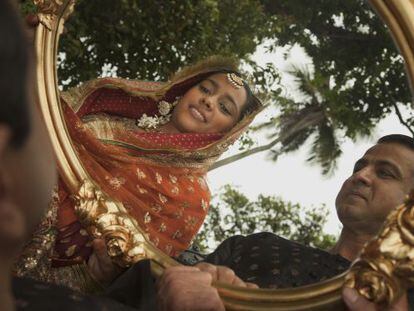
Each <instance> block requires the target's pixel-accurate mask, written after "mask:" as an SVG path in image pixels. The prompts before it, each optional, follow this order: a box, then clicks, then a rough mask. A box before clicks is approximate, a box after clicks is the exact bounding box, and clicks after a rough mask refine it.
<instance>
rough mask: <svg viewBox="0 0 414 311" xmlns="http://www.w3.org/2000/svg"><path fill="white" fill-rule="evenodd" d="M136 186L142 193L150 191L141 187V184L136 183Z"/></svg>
mask: <svg viewBox="0 0 414 311" xmlns="http://www.w3.org/2000/svg"><path fill="white" fill-rule="evenodd" d="M136 187H137V189H138V192H139V193H141V194H146V193H148V191H147V190H145V189H144V188H141V187H140V186H139V185H136Z"/></svg>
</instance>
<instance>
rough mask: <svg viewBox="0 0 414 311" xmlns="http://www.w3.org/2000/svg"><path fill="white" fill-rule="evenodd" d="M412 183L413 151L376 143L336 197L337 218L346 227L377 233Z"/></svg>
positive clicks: (394, 144)
mask: <svg viewBox="0 0 414 311" xmlns="http://www.w3.org/2000/svg"><path fill="white" fill-rule="evenodd" d="M413 186H414V152H413V151H412V150H410V149H409V148H407V147H404V146H402V145H400V144H396V143H385V144H377V145H375V146H373V147H372V148H370V149H369V150H368V151H367V152H366V153H365V154H364V156H363V157H362V158H361V159H359V160H358V161H357V162H356V163H355V167H354V172H353V174H352V175H351V177H349V178H348V179H347V180H346V181H345V182H344V183H343V185H342V188H341V190H340V191H339V193H338V196H337V198H336V209H337V213H338V217H339V219H340V221H341V222H342V224H343V225H344V227H346V228H349V229H351V230H353V231H355V232H360V233H366V234H376V233H377V232H378V230H379V229H380V227H381V225H382V223H383V222H384V220H385V218H386V217H387V215H388V214H389V212H390V211H391V210H393V209H394V208H395V207H397V206H398V205H399V204H401V203H403V201H404V198H405V196H406V194H407V193H408V192H409V191H410V190H411V189H412V188H413Z"/></svg>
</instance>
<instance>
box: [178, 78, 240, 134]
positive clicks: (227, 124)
mask: <svg viewBox="0 0 414 311" xmlns="http://www.w3.org/2000/svg"><path fill="white" fill-rule="evenodd" d="M246 99H247V94H246V90H245V89H244V87H240V88H236V87H235V86H234V85H233V84H231V82H230V81H229V80H228V79H227V74H225V73H218V74H214V75H211V76H209V77H208V78H206V79H205V80H203V81H201V82H200V83H199V84H197V85H195V86H193V87H192V88H191V89H189V90H188V91H187V93H185V94H184V96H183V97H182V98H181V99H180V100H179V102H178V104H177V106H176V107H175V108H174V111H173V113H172V118H171V123H172V125H173V126H174V127H175V128H176V129H177V130H178V131H179V132H181V133H223V132H227V131H229V130H230V129H231V128H232V127H233V126H234V125H235V124H236V123H237V121H238V120H239V117H240V113H241V110H242V108H243V105H245V103H246Z"/></svg>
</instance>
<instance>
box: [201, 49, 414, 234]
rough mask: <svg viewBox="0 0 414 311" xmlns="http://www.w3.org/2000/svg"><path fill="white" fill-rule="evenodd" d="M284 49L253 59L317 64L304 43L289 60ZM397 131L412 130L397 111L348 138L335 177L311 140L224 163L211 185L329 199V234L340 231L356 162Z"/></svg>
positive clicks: (285, 66) (282, 65)
mask: <svg viewBox="0 0 414 311" xmlns="http://www.w3.org/2000/svg"><path fill="white" fill-rule="evenodd" d="M284 52H285V50H283V49H279V50H278V51H277V52H276V53H275V54H272V55H269V54H266V53H265V51H264V48H263V47H260V48H259V49H258V51H257V52H256V54H255V55H254V56H253V58H254V59H255V60H256V61H257V62H259V63H262V64H263V63H266V62H273V63H274V64H275V66H276V67H277V68H279V69H280V70H282V71H288V70H289V68H291V65H292V64H296V65H298V64H299V65H303V66H307V65H309V64H310V63H311V60H310V59H309V58H308V57H307V55H305V54H304V53H303V51H302V50H301V48H299V47H294V48H293V49H292V50H291V53H290V54H289V57H288V59H287V60H285V59H284V57H283V53H284ZM281 83H282V84H283V85H286V86H287V88H289V86H291V85H292V84H293V81H292V78H291V76H289V75H288V74H283V75H282V81H281ZM293 96H295V94H294V91H293ZM271 114H272V112H271V111H264V112H262V114H261V115H259V116H258V117H257V122H260V121H263V120H265V119H266V118H268V117H269V116H270V115H271ZM391 133H401V134H406V135H410V133H409V132H408V130H407V129H405V128H404V127H403V126H402V125H401V124H400V122H399V121H398V118H397V116H395V114H392V115H390V116H389V117H387V118H385V119H384V120H382V121H381V122H380V123H379V124H378V125H377V127H376V129H375V131H374V132H373V133H372V135H371V137H369V138H366V139H364V140H360V141H357V142H352V141H351V140H349V139H348V140H345V141H344V143H343V144H342V151H343V154H342V155H341V157H340V158H339V161H338V162H337V163H338V165H337V169H336V170H335V171H334V174H333V175H332V176H329V177H325V176H322V174H321V171H322V170H321V168H320V167H319V166H312V165H310V164H309V163H307V162H306V159H307V158H308V151H309V145H310V144H309V143H307V144H305V145H304V146H303V147H301V148H300V149H299V150H298V151H297V152H293V153H289V154H285V155H282V156H280V157H279V158H278V160H277V162H272V161H270V160H266V151H265V152H263V153H259V154H255V155H253V156H250V157H247V158H244V159H242V160H239V161H237V162H234V163H231V164H229V165H226V166H223V167H219V168H217V169H216V170H213V171H211V172H209V174H208V181H209V185H210V190H211V191H212V193H213V194H214V193H218V192H220V189H221V187H223V186H224V185H225V184H231V185H233V186H236V187H237V188H238V189H239V190H240V191H241V192H242V193H243V194H245V195H246V196H247V197H248V198H250V199H252V200H254V199H256V198H257V196H258V195H259V194H264V195H274V196H279V197H281V198H282V199H284V200H285V201H291V202H292V203H300V204H301V206H304V207H311V206H321V205H322V204H325V205H326V206H327V207H328V209H329V210H330V214H329V216H328V222H327V224H326V226H325V228H324V229H325V231H326V232H327V233H331V234H335V235H337V234H338V233H339V232H340V229H341V224H340V222H339V221H338V219H337V217H336V213H335V197H336V194H337V193H338V191H339V189H340V187H341V185H342V183H343V181H344V180H345V179H346V178H347V177H349V176H350V174H351V173H352V170H353V166H354V163H355V161H356V160H358V159H359V158H360V157H361V156H362V155H363V154H364V152H365V151H366V150H367V149H368V148H369V147H371V146H372V145H374V144H375V141H376V140H378V138H380V137H381V136H384V135H387V134H391ZM260 139H261V138H259V140H260ZM234 153H237V148H233V149H230V150H229V152H227V153H226V154H224V155H223V158H224V157H227V156H229V155H231V154H234Z"/></svg>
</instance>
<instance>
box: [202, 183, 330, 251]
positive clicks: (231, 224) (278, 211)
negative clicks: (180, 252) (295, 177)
mask: <svg viewBox="0 0 414 311" xmlns="http://www.w3.org/2000/svg"><path fill="white" fill-rule="evenodd" d="M219 199H220V200H218V203H217V204H215V205H212V206H211V207H210V211H209V215H208V216H207V220H206V222H205V224H204V226H203V228H202V230H201V232H200V233H199V234H198V235H197V237H196V240H195V242H194V244H195V245H197V246H198V247H200V249H201V250H202V251H207V248H208V244H212V245H215V246H217V245H218V244H219V243H220V242H222V241H223V240H225V239H226V238H228V237H231V236H233V235H236V234H242V235H247V234H251V233H254V232H262V231H269V232H273V233H275V234H277V235H281V236H283V237H285V238H287V239H291V240H294V241H297V242H299V243H303V244H305V245H311V246H316V247H322V248H328V247H330V246H332V245H333V244H334V241H335V237H334V236H332V235H329V234H324V233H323V226H324V224H325V223H326V219H327V218H326V217H327V216H328V215H329V212H328V210H327V209H326V207H325V206H324V205H323V206H321V207H313V208H304V207H302V206H300V205H299V204H293V203H291V202H285V201H283V200H282V199H281V198H278V197H274V196H263V195H259V197H258V198H257V200H256V201H250V200H249V199H248V198H247V197H246V196H245V195H243V194H242V193H240V192H239V191H238V190H237V189H235V188H233V187H231V186H230V185H226V186H225V187H224V189H223V192H222V193H221V194H220V195H219Z"/></svg>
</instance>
